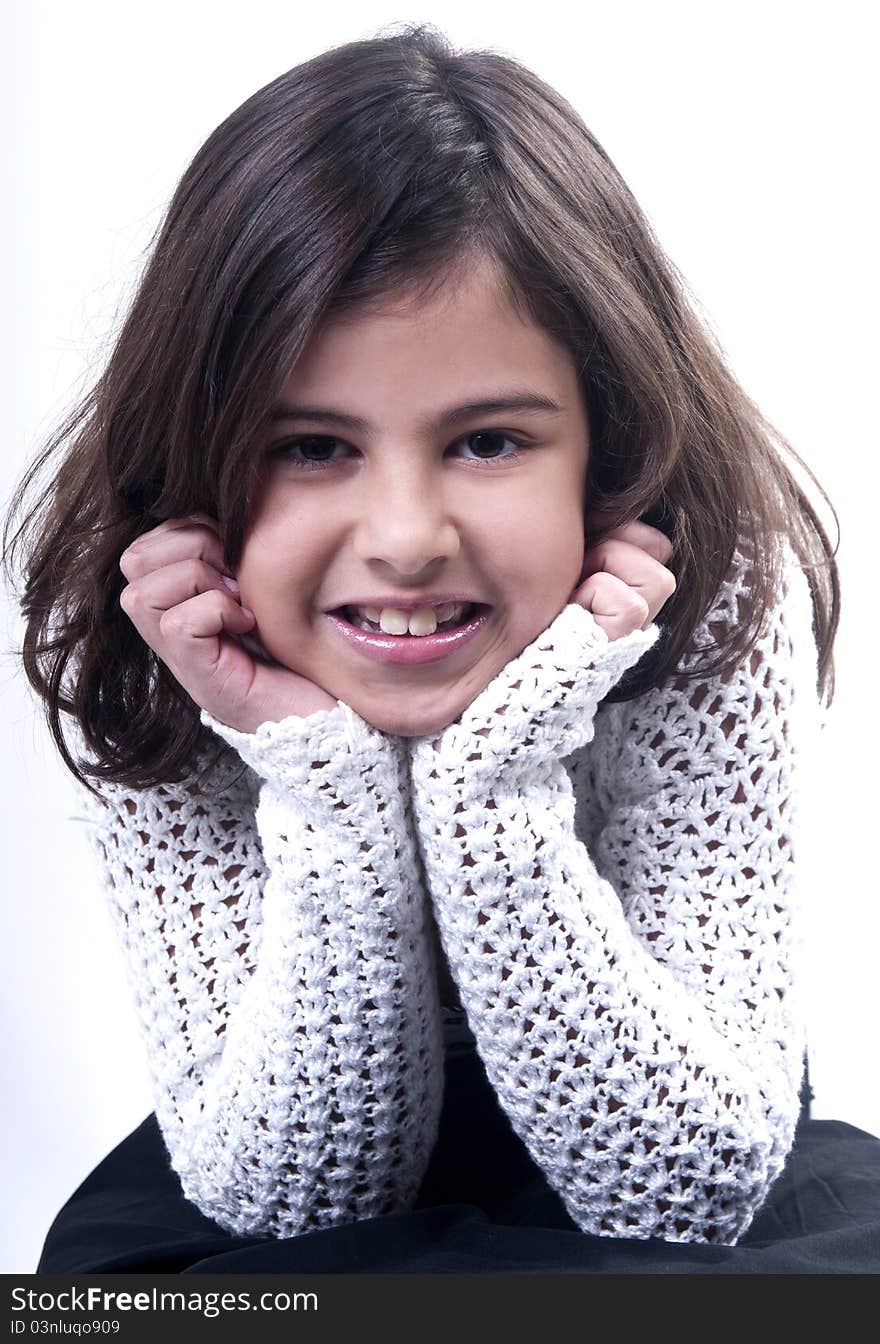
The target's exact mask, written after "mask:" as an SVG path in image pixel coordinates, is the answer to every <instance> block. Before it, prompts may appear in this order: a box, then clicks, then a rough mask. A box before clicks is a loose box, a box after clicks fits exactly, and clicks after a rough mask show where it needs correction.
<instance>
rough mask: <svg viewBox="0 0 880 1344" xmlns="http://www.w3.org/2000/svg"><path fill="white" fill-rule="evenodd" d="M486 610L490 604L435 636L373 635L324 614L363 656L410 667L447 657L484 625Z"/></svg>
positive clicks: (487, 610)
mask: <svg viewBox="0 0 880 1344" xmlns="http://www.w3.org/2000/svg"><path fill="white" fill-rule="evenodd" d="M490 611H491V607H480V608H479V609H478V610H477V612H476V614H475V615H474V616H472V617H471V619H470V620H469V621H468V622H467V624H466V625H459V626H456V628H455V629H454V630H444V631H442V632H441V633H440V634H436V635H385V634H381V633H377V634H373V632H372V631H371V630H361V628H360V626H357V625H352V624H351V622H350V621H346V620H345V619H344V618H343V617H342V616H339V615H337V614H336V612H327V613H326V615H327V619H328V621H330V623H331V624H332V625H333V626H335V628H336V629H337V630H338V631H339V633H340V635H342V637H343V639H346V640H348V642H349V643H350V644H352V645H353V646H354V647H355V648H356V649H357V650H358V652H359V653H362V654H364V656H365V657H367V658H372V659H373V661H374V662H377V663H403V664H405V665H406V666H412V665H413V664H415V663H436V662H439V661H440V659H441V658H448V657H449V656H450V654H453V653H455V652H456V651H457V650H458V649H461V648H463V647H464V645H465V644H469V643H470V641H471V640H472V639H475V638H476V636H477V635H478V634H479V633H480V631H481V630H482V629H483V627H484V626H485V624H486V622H487V621H488V619H489V613H490Z"/></svg>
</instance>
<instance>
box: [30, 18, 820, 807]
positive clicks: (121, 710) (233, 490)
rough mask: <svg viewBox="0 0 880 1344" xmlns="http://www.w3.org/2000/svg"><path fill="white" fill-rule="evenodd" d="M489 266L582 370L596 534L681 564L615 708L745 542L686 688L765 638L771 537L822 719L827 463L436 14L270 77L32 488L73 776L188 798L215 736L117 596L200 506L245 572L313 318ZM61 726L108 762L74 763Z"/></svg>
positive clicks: (651, 242) (555, 128) (567, 115)
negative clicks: (808, 461) (261, 487)
mask: <svg viewBox="0 0 880 1344" xmlns="http://www.w3.org/2000/svg"><path fill="white" fill-rule="evenodd" d="M478 255H483V256H488V257H489V258H491V259H492V260H493V261H494V262H495V263H496V264H500V270H501V273H502V274H503V275H504V276H505V277H506V280H507V283H508V284H509V287H510V297H511V298H512V299H513V301H514V302H515V303H516V304H517V306H518V308H519V310H520V311H521V312H522V313H523V314H524V315H526V316H528V317H529V318H531V319H532V320H533V321H536V322H537V323H539V324H540V325H541V326H543V327H544V328H545V329H546V330H548V331H549V332H551V333H552V334H553V335H555V336H556V337H558V338H559V339H560V340H562V341H563V342H564V343H565V345H566V346H567V347H568V348H569V349H570V350H571V352H572V354H573V356H574V358H575V361H576V365H577V368H578V370H579V372H580V374H581V376H582V378H583V383H584V388H585V393H586V398H587V405H588V412H589V420H590V427H591V452H590V468H589V499H590V505H591V507H593V508H597V509H602V510H603V511H604V514H605V515H606V518H607V528H606V529H605V530H610V529H611V528H612V527H614V526H616V525H617V524H618V523H620V522H624V521H628V520H630V519H634V518H643V519H645V520H646V521H648V522H652V523H654V524H655V525H657V526H659V527H662V528H663V529H664V530H665V531H666V532H667V533H668V535H669V536H670V538H671V539H672V541H673V544H674V547H675V556H674V560H673V561H672V562H670V567H671V568H672V569H673V570H674V572H675V574H676V576H677V579H678V587H677V591H676V592H675V594H674V596H673V597H672V598H671V599H670V601H669V602H668V603H667V604H666V605H665V607H664V608H663V613H662V621H663V635H662V638H661V639H660V640H659V641H658V643H657V645H656V646H655V647H654V649H652V651H651V653H650V655H648V657H646V658H645V659H643V660H642V661H641V662H640V664H639V665H638V667H637V668H636V669H634V670H633V671H634V675H632V674H631V675H630V676H629V677H628V678H626V679H625V682H624V683H621V685H620V686H618V687H617V688H616V690H615V691H614V692H613V693H612V695H611V696H610V697H609V699H611V698H632V697H633V696H636V695H639V694H641V693H643V692H644V691H645V690H647V689H648V688H650V687H651V686H659V685H662V684H663V683H664V681H666V680H667V679H668V678H669V677H670V676H671V675H673V674H674V673H676V672H678V674H679V675H681V674H682V673H683V669H681V668H680V667H679V663H680V660H681V659H682V656H683V654H684V653H685V652H686V651H687V650H688V649H689V646H690V643H691V640H692V637H693V635H694V633H695V631H696V629H697V627H698V625H699V624H700V621H701V620H702V618H703V616H704V615H705V614H706V612H707V611H708V610H709V608H710V606H711V603H712V601H713V598H714V597H715V596H716V594H717V592H718V590H719V587H720V585H721V584H722V582H723V580H724V577H725V575H726V574H727V572H728V569H729V566H730V564H731V561H732V558H733V556H734V551H735V548H736V547H737V546H738V545H739V544H742V543H745V544H746V545H747V547H748V548H749V550H750V552H751V553H752V554H753V555H754V556H755V557H757V558H758V564H757V565H756V566H755V582H754V584H753V590H752V599H753V600H752V605H751V610H750V612H749V614H748V619H747V620H744V621H743V623H742V624H741V626H739V627H738V628H736V629H732V630H730V631H728V632H726V633H725V635H724V636H723V637H722V638H721V639H720V640H719V641H718V643H717V644H714V645H713V646H712V647H711V648H705V649H700V650H698V651H699V652H700V653H706V654H709V655H710V656H709V657H708V658H706V659H705V660H703V661H701V662H699V663H698V664H697V665H696V667H695V668H691V670H690V671H688V672H687V673H686V675H697V673H698V672H699V673H700V674H701V675H704V674H706V673H707V672H708V673H713V672H723V671H728V670H730V669H732V668H733V667H734V666H735V665H736V664H738V663H739V662H740V661H741V659H742V658H743V657H744V656H745V654H746V653H747V652H748V650H749V649H750V648H751V647H752V646H753V644H754V642H755V640H756V638H757V637H758V635H759V634H760V633H761V630H762V629H763V624H764V620H765V616H766V612H767V610H768V609H769V604H770V602H771V600H772V597H773V594H774V592H775V589H776V583H777V580H778V577H779V572H778V561H777V558H776V556H777V551H776V547H775V545H774V542H775V538H776V537H777V536H778V535H779V534H782V535H786V536H788V537H789V539H790V541H791V543H792V545H793V547H794V549H795V551H796V553H797V555H798V557H799V560H800V563H801V565H802V567H803V569H804V570H805V572H806V574H807V576H808V579H809V583H810V588H811V591H812V597H813V609H814V631H815V635H816V641H817V646H818V650H819V663H818V674H819V684H818V687H817V689H819V690H820V691H821V692H823V693H824V694H825V695H826V696H827V698H828V701H829V702H830V699H831V697H832V696H833V660H832V646H833V641H834V636H835V632H836V628H837V622H838V616H839V582H838V573H837V567H836V563H835V559H834V555H835V554H836V549H835V551H832V549H831V546H830V543H829V540H828V537H827V535H826V533H825V530H824V528H823V526H822V524H821V522H820V520H819V517H818V516H817V513H816V512H815V510H814V508H813V505H812V504H811V503H810V501H809V500H808V498H807V496H806V494H805V493H804V491H803V490H802V489H801V487H800V485H799V484H798V482H797V481H796V479H795V477H794V475H793V474H792V472H791V470H790V469H789V467H788V466H787V465H786V464H785V461H784V459H783V450H784V451H786V452H788V453H790V454H791V456H792V458H793V459H794V460H795V461H796V462H798V463H800V465H801V466H802V467H804V469H805V470H806V471H807V473H808V474H809V476H810V478H811V480H813V481H814V483H815V484H816V485H818V482H817V481H816V479H815V477H814V476H813V474H812V472H810V471H809V469H808V468H807V467H806V466H805V464H804V463H803V462H802V461H801V459H800V458H799V457H798V455H797V454H796V453H795V451H794V449H793V448H792V447H791V445H790V444H789V443H788V442H787V441H786V440H785V439H783V438H782V436H781V435H780V434H778V432H777V431H776V430H774V428H773V426H772V425H770V424H769V423H768V422H767V421H766V420H765V418H764V417H763V415H762V414H761V413H760V411H759V410H758V408H757V407H756V406H755V405H753V403H752V402H751V401H750V400H749V398H748V397H747V395H746V394H745V392H744V391H743V390H742V388H741V387H740V386H739V385H738V383H737V381H736V380H735V378H734V377H733V375H732V373H731V372H730V371H729V369H728V368H727V365H726V362H725V360H724V358H723V355H722V352H721V351H720V349H719V348H718V347H717V344H716V343H715V341H714V339H713V338H712V336H711V335H710V334H709V332H708V331H707V330H706V328H705V327H704V325H703V324H702V323H701V322H700V320H699V319H698V317H697V316H696V313H695V310H694V307H693V305H692V303H691V302H690V301H689V300H688V297H687V289H686V286H685V284H684V281H683V280H682V278H681V276H680V275H679V273H678V272H677V271H676V270H675V268H674V267H673V265H672V264H671V262H670V261H669V260H668V259H667V258H666V257H665V255H664V254H663V252H662V250H661V248H660V246H659V244H658V242H657V241H656V239H655V238H654V236H653V234H652V232H651V229H650V227H649V225H648V223H647V221H646V219H645V217H644V215H643V214H642V212H641V210H640V209H639V207H638V205H637V204H636V202H635V200H634V199H633V197H632V195H631V193H630V191H629V189H628V188H627V186H626V184H625V183H624V182H623V180H622V179H621V177H620V174H619V173H618V172H617V170H616V168H615V167H614V165H613V164H612V163H611V161H610V159H609V158H608V155H607V154H606V153H605V151H604V150H603V149H602V147H601V145H599V144H598V143H597V141H596V140H595V139H594V137H593V136H592V135H591V134H590V132H589V131H588V130H587V128H586V127H585V126H584V124H583V122H582V121H581V119H580V117H579V116H578V114H577V113H576V112H575V111H574V109H573V108H572V107H571V106H570V105H569V104H568V103H567V102H566V101H565V99H563V98H562V97H561V96H560V95H559V94H558V93H556V92H555V91H554V90H553V89H552V88H550V87H548V86H547V85H546V84H545V83H544V82H543V81H542V80H540V79H539V78H538V77H537V76H536V75H535V74H533V73H532V72H531V71H530V70H528V69H527V68H525V67H524V66H522V65H521V64H519V63H518V62H517V61H515V60H513V59H511V58H509V57H507V56H504V55H499V54H496V53H494V52H492V51H473V52H462V51H456V50H455V49H454V48H453V47H452V46H451V45H450V43H449V41H448V40H447V38H446V37H445V36H444V35H443V34H442V33H440V32H439V31H438V30H437V29H436V28H434V27H433V26H432V25H404V26H403V27H402V29H401V30H400V31H396V32H391V33H389V32H387V31H385V32H384V33H382V34H381V35H380V36H378V37H375V38H373V39H369V40H363V41H356V42H350V43H347V44H345V45H342V46H339V47H336V48H333V49H331V50H328V51H326V52H324V53H322V54H321V55H318V56H316V57H314V58H313V59H311V60H308V61H306V62H305V63H303V64H301V65H299V66H297V67H295V68H294V69H293V70H290V71H288V72H287V73H286V74H283V75H281V76H280V77H279V78H278V79H276V80H274V81H273V82H272V83H270V84H268V85H266V87H265V88H263V89H260V90H259V91H258V92H257V93H255V94H254V95H253V96H252V97H251V98H249V99H248V100H247V101H246V102H245V103H243V104H242V106H241V107H239V108H238V109H237V110H236V111H235V112H233V113H232V115H231V116H230V117H228V118H227V120H226V121H224V122H223V123H222V125H220V126H219V127H218V128H217V129H216V130H215V131H214V132H213V134H212V135H211V136H210V137H209V138H208V140H207V141H206V142H205V144H204V145H203V146H202V148H201V149H200V150H199V151H198V153H197V154H196V156H195V158H194V160H193V162H192V163H191V165H190V166H189V168H188V169H187V171H186V173H185V174H184V176H183V178H182V179H181V181H180V184H179V186H178V188H177V190H176V192H175V194H174V196H173V199H172V201H171V204H170V206H169V208H168V212H167V215H166V217H165V219H164V222H163V224H162V225H161V227H160V229H159V231H158V235H157V237H156V239H155V242H154V244H153V247H152V250H151V253H150V256H149V260H148V263H147V265H146V267H145V270H144V273H143V276H142V278H141V281H140V284H139V287H138V290H137V293H136V295H135V297H134V300H133V302H132V304H131V307H130V309H129V311H128V314H127V317H126V318H125V321H124V323H123V325H122V327H121V330H120V332H119V335H118V338H117V340H116V342H115V346H114V348H113V351H112V354H111V356H110V358H109V361H108V363H107V365H106V367H105V369H104V371H103V373H102V375H101V377H100V378H99V380H98V382H97V384H96V386H95V387H94V388H93V390H92V391H91V392H90V394H89V395H88V396H87V397H86V398H85V399H84V400H83V402H82V403H81V404H80V405H79V406H77V407H76V408H75V409H74V410H73V411H72V413H71V414H70V415H69V417H68V418H67V420H66V421H65V422H64V423H63V424H62V425H61V426H60V427H59V428H58V430H57V432H56V433H55V434H54V435H53V437H52V439H51V440H50V441H49V443H48V444H47V445H46V446H45V447H44V449H43V450H42V452H41V453H40V454H39V455H38V456H37V458H36V460H35V461H34V462H33V463H32V465H31V466H30V468H29V470H28V471H27V473H26V475H25V476H24V479H23V480H22V482H21V484H20V485H19V487H18V490H17V491H16V493H15V495H14V496H13V499H12V503H11V508H10V512H9V516H8V518H7V520H6V525H5V529H4V563H5V565H6V566H7V572H8V573H9V572H11V571H10V569H9V567H10V565H11V562H12V560H13V558H14V556H15V553H16V552H17V550H18V549H19V548H20V547H24V551H25V570H24V572H25V579H26V582H25V586H24V590H23V594H22V596H21V598H20V602H21V609H22V611H23V613H24V615H25V617H26V630H25V638H24V642H23V647H22V649H21V657H22V658H23V662H24V667H25V670H26V673H27V676H28V679H29V681H30V683H31V685H32V686H33V687H34V688H35V689H36V691H37V692H38V693H39V695H40V697H41V698H42V701H43V704H44V709H45V713H46V716H47V720H48V723H49V727H50V731H51V733H52V735H53V737H54V739H55V742H56V744H57V747H58V750H59V751H60V753H61V756H62V758H63V760H64V761H65V763H66V765H67V766H68V768H69V769H70V770H71V771H72V772H73V773H74V774H75V775H76V776H77V778H78V779H80V780H81V782H83V783H86V780H85V775H86V774H88V775H90V776H91V777H93V778H99V779H100V778H102V779H107V780H115V781H118V782H120V783H124V784H128V785H130V786H131V787H134V788H143V787H148V786H150V785H152V784H155V783H158V782H160V781H171V780H179V779H181V778H183V777H184V775H185V774H186V773H187V771H188V770H190V769H191V768H192V762H193V759H194V755H195V753H196V751H197V750H198V749H199V748H200V747H203V746H205V745H206V740H207V738H208V737H209V736H210V735H209V734H208V732H207V730H206V729H205V728H203V727H202V725H201V723H200V721H199V710H198V707H197V706H196V705H195V704H194V702H193V701H192V700H191V699H190V698H189V697H188V696H187V695H186V693H185V692H184V691H183V689H182V688H181V687H180V685H179V684H178V683H177V682H176V681H175V679H174V677H173V676H172V675H171V673H170V672H169V671H168V669H167V668H166V667H165V665H164V664H163V663H162V662H161V660H160V659H159V658H158V657H157V656H156V654H155V653H154V652H153V651H152V649H150V648H149V647H148V646H147V645H146V644H145V643H144V641H143V640H142V639H141V637H140V635H139V634H138V633H137V631H136V630H135V628H134V627H133V625H132V623H131V622H130V620H129V619H128V617H127V616H126V615H125V613H124V612H123V611H122V610H121V608H120V605H119V595H120V592H121V590H122V588H123V586H124V583H125V580H124V579H123V577H122V575H121V572H120V570H119V557H120V555H121V553H122V551H123V550H124V549H125V548H126V547H127V546H128V545H129V544H130V543H131V541H132V540H133V539H134V538H135V537H136V536H138V535H139V534H140V533H142V532H145V531H147V530H149V529H151V528H153V527H155V526H156V525H157V524H158V523H159V522H161V521H163V520H164V519H167V518H171V517H180V516H183V515H186V514H190V513H194V512H198V511H203V512H205V513H208V514H210V515H212V516H213V517H215V518H217V520H218V522H219V524H220V529H221V534H222V536H223V539H224V546H225V552H226V562H227V564H228V565H229V567H230V570H231V571H232V572H234V570H235V566H236V564H237V561H238V558H239V555H240V553H241V548H242V543H243V538H244V530H245V523H246V517H247V512H248V505H249V501H250V500H251V498H252V497H253V493H254V491H255V489H256V485H257V481H258V472H259V466H260V445H261V444H262V442H263V440H264V437H265V434H266V431H267V428H268V425H267V421H268V415H269V408H270V407H271V406H272V405H273V403H274V402H275V400H276V398H277V395H278V393H279V391H280V388H281V386H282V384H283V383H284V381H285V379H286V378H287V377H288V375H289V372H290V369H291V367H292V365H293V363H294V361H295V360H296V358H297V356H298V355H299V354H300V352H301V351H302V350H303V347H304V346H305V344H306V342H307V340H308V339H309V336H310V334H311V333H312V331H313V330H314V329H315V327H316V325H317V324H318V323H319V322H320V321H321V320H322V319H323V318H325V317H330V316H335V315H337V314H339V313H341V312H343V311H347V312H357V311H362V310H364V309H366V308H368V307H369V306H370V305H377V304H380V303H381V302H382V300H387V298H388V296H389V295H392V294H396V293H402V292H404V291H407V292H411V293H416V294H418V293H427V292H430V291H431V289H432V287H433V286H434V285H435V284H436V283H438V282H439V281H441V280H442V278H443V277H444V276H445V275H448V273H449V272H450V271H451V270H454V269H456V268H457V267H459V266H461V265H462V264H463V259H466V258H468V257H473V256H478ZM56 457H57V465H55V466H54V468H52V472H53V474H52V478H51V480H50V481H49V483H48V485H46V486H45V488H44V489H43V490H42V493H41V494H40V495H39V497H38V498H37V499H36V501H35V503H34V504H33V506H32V507H31V508H30V509H29V511H27V512H26V514H25V516H24V518H23V520H22V521H21V523H20V526H19V527H18V530H17V531H16V532H15V535H14V537H13V539H12V541H11V543H9V544H7V543H8V538H9V534H10V530H11V528H12V525H13V520H14V518H15V516H16V515H17V514H18V513H19V511H20V510H22V508H23V506H24V500H25V496H26V494H27V492H28V490H29V489H30V487H31V485H32V484H33V483H34V482H35V481H36V479H37V477H38V475H39V474H40V472H41V471H42V470H43V469H44V468H45V467H46V466H50V467H52V462H53V459H55V458H56ZM819 488H820V490H821V487H819ZM822 494H823V497H824V498H825V499H826V500H827V496H826V495H825V492H824V491H822ZM829 502H830V501H829ZM832 512H833V509H832ZM835 519H836V515H835ZM603 534H604V533H603ZM691 653H693V650H691ZM690 666H691V665H690V664H689V667H690ZM63 714H67V715H70V716H72V717H73V718H74V719H75V721H76V724H77V726H78V728H79V730H80V732H81V734H82V739H83V741H84V743H85V745H86V747H87V748H88V750H89V752H90V753H91V755H92V757H93V758H94V759H93V761H90V762H87V761H85V760H79V761H76V760H75V759H74V757H73V756H72V754H71V752H70V750H69V748H68V745H67V743H66V741H65V737H64V733H63V731H62V715H63ZM215 743H216V739H215Z"/></svg>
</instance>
